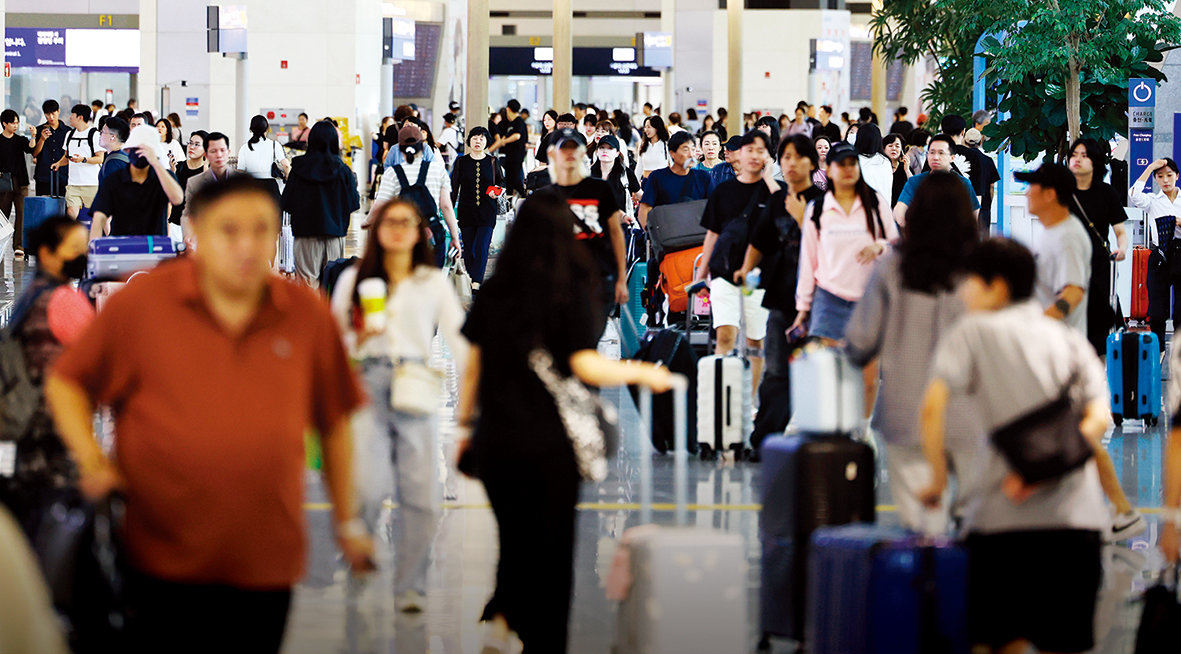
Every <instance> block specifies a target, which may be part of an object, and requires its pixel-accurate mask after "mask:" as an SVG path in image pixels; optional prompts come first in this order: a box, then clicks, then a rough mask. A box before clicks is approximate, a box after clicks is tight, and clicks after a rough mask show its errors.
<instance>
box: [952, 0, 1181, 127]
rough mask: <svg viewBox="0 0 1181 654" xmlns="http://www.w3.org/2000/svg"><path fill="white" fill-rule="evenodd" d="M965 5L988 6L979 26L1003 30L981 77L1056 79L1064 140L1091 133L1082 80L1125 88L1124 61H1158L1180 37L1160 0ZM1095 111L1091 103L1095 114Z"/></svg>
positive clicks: (979, 0) (1005, 0)
mask: <svg viewBox="0 0 1181 654" xmlns="http://www.w3.org/2000/svg"><path fill="white" fill-rule="evenodd" d="M965 4H966V5H968V6H967V7H965V9H966V10H967V11H969V12H973V11H976V12H981V11H989V12H991V16H990V19H991V21H992V22H991V24H990V25H987V26H985V25H980V24H979V23H977V27H987V28H989V29H991V30H992V31H994V32H1000V33H1003V36H1001V37H999V38H998V37H997V36H989V37H987V38H985V39H984V42H983V43H982V46H983V50H984V52H985V54H986V56H987V58H988V61H989V66H988V70H987V71H986V73H985V74H986V75H988V76H989V77H995V78H996V79H997V80H998V81H1000V82H1002V83H1004V82H1009V83H1013V82H1015V81H1017V80H1029V79H1031V78H1032V79H1038V78H1040V79H1042V80H1043V82H1044V83H1045V84H1046V85H1047V86H1050V85H1056V84H1057V83H1059V82H1060V83H1061V87H1062V93H1063V94H1064V97H1063V100H1064V105H1065V111H1066V121H1065V122H1066V140H1068V141H1069V140H1073V139H1075V138H1077V137H1078V136H1079V135H1080V134H1082V133H1083V131H1084V130H1085V131H1088V132H1090V131H1093V127H1092V125H1089V124H1087V125H1085V124H1084V121H1083V111H1084V109H1083V102H1082V98H1083V86H1084V84H1085V83H1087V82H1088V81H1091V82H1092V83H1098V84H1106V83H1115V84H1116V85H1121V86H1122V85H1123V84H1126V81H1127V79H1128V71H1129V68H1128V66H1129V65H1130V66H1137V65H1138V64H1141V63H1144V62H1157V61H1161V60H1162V59H1163V57H1164V55H1163V54H1162V49H1161V48H1160V47H1159V46H1158V45H1157V44H1158V43H1159V42H1162V41H1163V42H1166V43H1177V42H1178V41H1179V40H1181V20H1178V19H1177V17H1176V16H1174V15H1173V14H1172V12H1170V11H1169V10H1167V9H1166V7H1165V3H1164V1H1163V0H965ZM1153 77H1157V78H1163V76H1158V75H1153ZM1102 95H1105V94H1101V97H1102ZM1124 104H1126V101H1125V102H1124ZM1097 109H1099V108H1096V107H1094V106H1091V107H1090V108H1089V113H1090V115H1091V119H1092V120H1094V118H1095V117H1096V116H1097V115H1098V113H1099V112H1098V111H1097ZM1043 110H1044V109H1043Z"/></svg>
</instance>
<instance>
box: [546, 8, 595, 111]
mask: <svg viewBox="0 0 1181 654" xmlns="http://www.w3.org/2000/svg"><path fill="white" fill-rule="evenodd" d="M573 82H574V6H573V3H572V2H571V0H554V109H556V110H557V112H558V113H559V114H561V113H565V112H567V111H570V86H571V85H572V84H573ZM584 99H589V98H584Z"/></svg>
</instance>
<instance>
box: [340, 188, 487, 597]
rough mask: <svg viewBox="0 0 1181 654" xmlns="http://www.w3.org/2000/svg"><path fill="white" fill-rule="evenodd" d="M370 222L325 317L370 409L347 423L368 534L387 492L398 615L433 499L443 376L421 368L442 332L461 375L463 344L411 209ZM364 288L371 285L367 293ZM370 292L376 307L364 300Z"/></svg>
mask: <svg viewBox="0 0 1181 654" xmlns="http://www.w3.org/2000/svg"><path fill="white" fill-rule="evenodd" d="M373 218H374V220H373V223H372V225H371V226H370V227H369V238H368V239H367V242H366V244H365V254H364V256H362V257H361V260H360V261H359V262H357V263H356V264H355V265H353V266H350V267H349V268H348V269H347V270H345V271H344V272H342V273H341V275H340V279H339V280H338V281H337V285H336V290H335V292H334V293H333V295H332V313H333V315H335V316H336V319H337V321H338V322H339V324H340V327H341V334H342V335H343V338H344V340H345V346H346V348H348V350H349V353H350V355H351V356H352V358H353V359H354V360H358V361H360V372H361V375H362V377H363V379H364V381H365V386H366V388H367V390H368V392H369V399H370V409H369V410H367V411H364V412H362V413H360V414H358V416H357V417H356V418H355V419H354V425H355V429H354V431H355V433H356V438H357V441H356V446H355V447H356V457H355V458H356V460H357V461H358V470H357V475H356V479H357V491H358V496H359V499H360V501H361V516H362V518H363V519H364V520H365V521H366V523H367V526H368V527H369V529H370V531H371V532H373V531H375V528H376V526H377V521H378V517H379V515H380V513H381V508H382V503H383V501H384V499H385V496H386V495H387V494H388V493H389V492H391V491H392V492H393V493H394V501H395V502H397V503H398V507H399V508H398V510H397V514H396V522H395V538H396V541H395V544H394V595H395V603H396V608H397V609H398V610H399V611H402V612H406V613H417V612H420V611H421V610H422V609H423V604H424V599H425V598H424V594H425V592H426V577H427V568H428V565H429V563H430V552H431V542H432V541H433V540H434V537H435V529H436V528H437V526H438V522H439V516H440V505H441V502H442V489H441V488H439V485H438V478H439V475H438V471H437V466H436V463H437V461H438V457H437V456H436V451H437V448H438V424H437V418H436V415H437V409H438V405H439V402H440V401H441V400H442V396H443V384H442V380H443V377H442V375H441V374H440V373H438V372H436V371H434V370H433V369H432V368H431V367H430V360H431V351H432V341H433V340H434V337H435V333H436V331H437V332H438V333H440V334H441V335H442V336H443V340H444V341H445V342H446V343H447V347H448V348H449V350H450V352H451V356H452V359H453V360H454V361H455V365H456V367H457V368H458V372H459V374H460V375H461V376H462V374H463V368H464V365H465V364H466V362H467V360H468V342H467V340H466V339H465V338H464V337H463V336H462V335H461V334H460V328H461V327H462V326H463V321H464V317H465V316H464V310H463V307H461V306H460V303H459V298H458V297H456V295H455V291H454V289H453V288H452V287H451V284H450V283H449V282H448V281H447V277H446V276H445V275H444V274H443V272H442V271H441V270H439V269H438V268H436V267H435V266H434V265H433V262H434V254H433V253H432V252H431V246H430V235H429V232H428V231H427V228H426V221H424V220H423V218H422V217H421V216H419V214H418V209H417V207H416V206H415V205H414V204H412V203H410V202H407V201H404V200H397V199H395V200H390V201H389V202H386V203H383V204H382V205H380V206H378V207H377V208H376V209H375V211H374V213H373ZM358 280H360V281H358ZM369 286H376V287H377V288H376V289H374V290H375V291H376V292H375V293H373V294H372V295H370V294H369V291H370V290H371V289H370V288H368V287H369ZM361 290H364V291H366V292H367V293H366V295H365V297H366V299H365V300H362V299H361V297H362V296H361V293H360V291H361ZM374 296H376V301H375V302H374V304H377V305H379V306H377V307H373V306H369V304H370V301H371V300H370V298H371V297H374ZM383 299H384V302H383ZM362 302H365V304H362ZM383 304H384V306H380V305H383ZM365 307H368V309H369V310H374V309H376V311H375V312H374V313H369V312H368V311H367V309H366V308H365ZM375 314H376V315H375ZM391 470H392V473H393V480H392V483H391V482H390V480H389V475H390V472H391Z"/></svg>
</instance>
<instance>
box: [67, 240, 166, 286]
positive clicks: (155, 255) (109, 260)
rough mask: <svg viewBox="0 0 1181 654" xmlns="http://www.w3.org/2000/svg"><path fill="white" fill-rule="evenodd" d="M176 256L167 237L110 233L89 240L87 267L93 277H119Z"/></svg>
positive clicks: (151, 266)
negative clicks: (115, 234)
mask: <svg viewBox="0 0 1181 654" xmlns="http://www.w3.org/2000/svg"><path fill="white" fill-rule="evenodd" d="M175 256H176V248H175V246H174V245H173V243H172V239H170V238H168V237H167V236H108V237H105V238H96V239H94V240H93V241H91V242H90V255H89V257H88V264H89V265H88V268H89V269H90V270H89V273H90V276H91V277H92V278H112V277H114V278H119V277H126V276H128V275H130V274H132V273H135V272H138V271H140V270H146V269H148V268H153V267H155V266H156V264H158V263H160V262H161V261H163V260H165V259H171V258H172V257H175Z"/></svg>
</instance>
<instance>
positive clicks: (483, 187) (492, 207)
mask: <svg viewBox="0 0 1181 654" xmlns="http://www.w3.org/2000/svg"><path fill="white" fill-rule="evenodd" d="M488 141H489V137H488V130H487V129H484V128H483V127H480V126H476V127H473V128H472V131H471V132H468V135H467V154H465V155H463V156H462V157H459V158H458V159H456V160H455V166H454V167H453V168H452V169H451V202H452V204H454V205H455V208H456V219H457V220H458V221H459V233H460V236H461V237H462V238H463V264H464V266H465V267H467V272H468V274H469V275H471V276H472V283H473V284H481V283H483V282H484V271H485V269H486V268H487V267H488V247H489V246H490V245H491V243H492V232H493V231H494V230H495V229H496V202H497V201H496V198H495V197H494V196H491V195H489V194H488V188H489V187H490V186H501V185H502V184H503V183H504V171H502V170H501V169H500V163H499V162H498V161H497V160H496V157H493V156H491V155H489V154H488V153H487V152H485V151H484V148H486V147H488Z"/></svg>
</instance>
